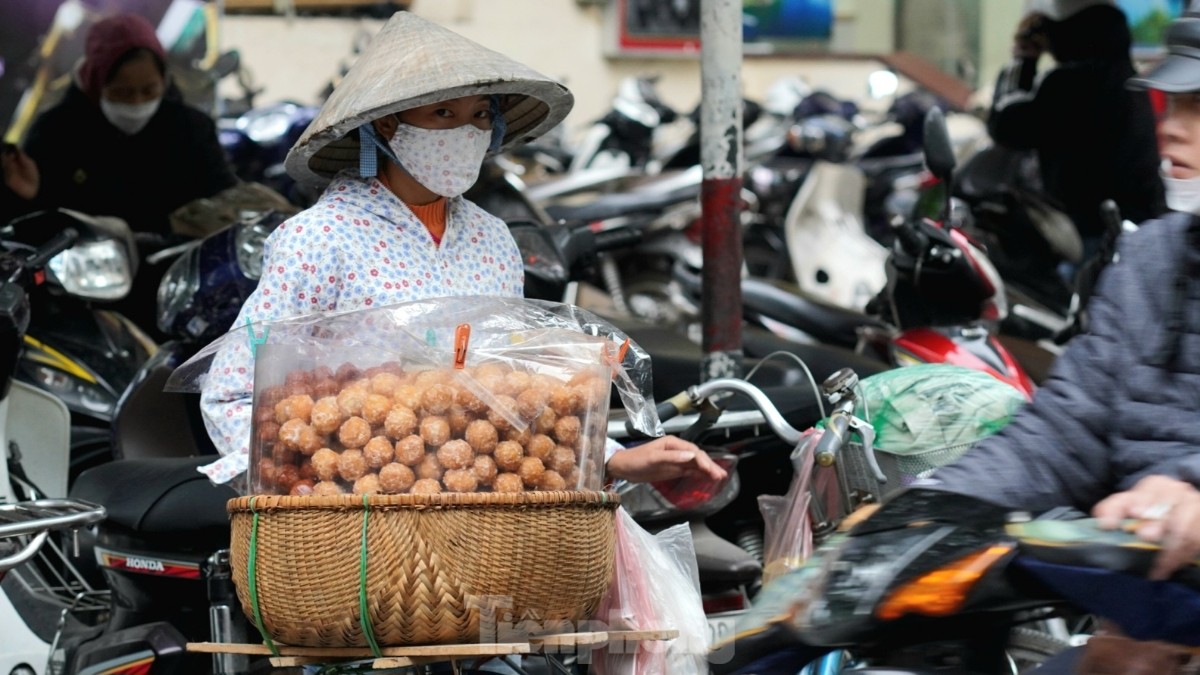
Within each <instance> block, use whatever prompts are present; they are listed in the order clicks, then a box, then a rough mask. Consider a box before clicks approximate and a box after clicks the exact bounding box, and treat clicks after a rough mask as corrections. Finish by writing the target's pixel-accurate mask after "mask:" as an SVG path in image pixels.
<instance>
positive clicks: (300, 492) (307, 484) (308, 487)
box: [288, 478, 313, 497]
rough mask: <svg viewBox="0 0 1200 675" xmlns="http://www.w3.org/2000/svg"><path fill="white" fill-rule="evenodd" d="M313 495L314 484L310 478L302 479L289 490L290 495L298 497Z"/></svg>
mask: <svg viewBox="0 0 1200 675" xmlns="http://www.w3.org/2000/svg"><path fill="white" fill-rule="evenodd" d="M312 493H313V482H312V479H310V478H301V479H300V480H298V481H296V482H295V483H292V487H291V488H290V489H289V490H288V494H289V495H294V496H296V497H307V496H309V495H311V494H312Z"/></svg>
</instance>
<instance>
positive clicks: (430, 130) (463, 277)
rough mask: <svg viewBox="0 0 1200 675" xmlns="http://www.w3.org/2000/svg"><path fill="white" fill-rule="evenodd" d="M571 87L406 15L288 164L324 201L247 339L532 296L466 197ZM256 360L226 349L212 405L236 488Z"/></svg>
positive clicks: (498, 227) (665, 450)
mask: <svg viewBox="0 0 1200 675" xmlns="http://www.w3.org/2000/svg"><path fill="white" fill-rule="evenodd" d="M572 103H573V98H572V96H571V93H570V92H569V91H567V89H566V88H565V87H563V86H562V85H560V84H558V83H557V82H554V81H552V80H550V79H548V78H546V77H545V76H543V75H541V74H539V73H537V72H535V71H533V70H531V69H529V68H527V67H525V66H523V65H521V64H519V63H517V62H515V61H512V60H511V59H509V58H507V57H505V56H503V55H501V54H497V53H496V52H493V51H491V50H488V49H485V48H484V47H482V46H480V45H478V44H476V43H474V42H471V41H470V40H467V39H466V38H463V37H462V36H459V35H457V34H456V33H453V32H451V31H449V30H447V29H445V28H442V27H441V26H438V25H437V24H433V23H430V22H429V21H426V20H424V19H421V18H419V17H417V16H415V15H413V14H410V13H408V12H399V13H397V14H396V15H394V16H393V17H392V19H391V20H390V21H388V23H387V24H386V25H385V26H384V27H383V29H382V30H381V31H380V33H379V34H378V35H377V36H376V37H375V38H374V39H373V40H372V42H371V45H370V47H369V48H368V50H367V51H366V52H365V53H364V54H363V55H362V56H360V57H359V59H358V60H357V62H356V63H355V65H354V67H353V68H352V69H351V70H350V72H349V73H347V74H346V77H345V79H344V80H342V83H341V84H340V85H339V86H338V88H337V89H336V90H334V92H333V94H332V95H331V96H330V97H329V99H328V100H327V101H326V102H325V105H324V106H322V108H321V111H320V112H319V113H318V115H317V117H316V119H315V120H313V122H312V124H311V125H310V126H309V128H308V129H307V130H306V131H305V132H304V135H303V136H301V137H300V140H299V141H298V142H297V143H296V145H295V146H294V147H293V148H292V150H291V152H290V153H289V154H288V158H287V162H286V166H287V169H288V172H289V173H290V174H291V175H292V177H293V178H295V179H296V180H297V181H298V182H300V183H302V184H307V185H309V186H310V187H324V193H323V194H322V196H321V198H320V200H319V201H318V202H317V203H316V204H315V205H314V206H313V207H311V208H309V209H308V210H306V211H304V212H302V213H300V214H298V215H296V216H294V217H293V218H292V219H290V220H288V221H287V222H285V223H283V224H282V225H280V226H279V228H278V229H277V230H275V232H273V233H272V234H271V236H270V237H269V238H268V239H267V241H266V246H265V253H264V255H265V258H264V261H263V275H262V278H261V280H260V281H259V285H258V287H257V289H256V290H255V292H254V294H253V295H251V296H250V298H249V299H247V300H246V302H245V304H244V305H243V306H242V310H241V312H240V313H239V315H238V318H237V319H236V320H235V322H234V326H233V328H235V329H236V328H242V327H244V326H246V325H248V324H255V323H258V322H262V321H271V320H278V319H284V318H290V317H295V316H301V315H305V314H313V313H317V312H334V311H336V312H344V311H348V310H354V309H363V308H367V307H379V306H383V305H389V304H396V303H400V302H408V301H412V300H420V299H423V298H433V297H442V296H463V295H499V296H519V295H521V294H522V292H523V288H524V266H523V263H522V260H521V253H520V251H519V250H518V248H517V245H516V242H515V241H514V240H513V238H512V235H510V234H509V231H508V226H507V225H506V224H505V223H504V222H503V221H501V220H500V219H498V218H496V217H495V216H492V215H491V214H489V213H487V212H486V211H484V210H483V209H481V208H480V207H478V206H476V205H475V204H473V203H471V202H470V201H468V200H466V199H464V198H463V197H462V196H461V195H462V194H463V193H464V192H466V191H467V189H468V188H470V187H471V185H472V184H474V182H475V179H476V178H477V176H478V174H479V170H480V168H481V167H482V163H483V160H484V157H485V155H486V154H487V153H488V152H489V150H490V151H498V150H503V149H507V148H508V147H511V146H513V145H516V144H518V143H523V142H526V141H529V140H532V139H534V138H536V137H537V136H539V135H541V134H543V133H545V132H546V131H548V130H550V129H551V128H552V127H554V125H556V124H558V123H559V122H560V121H561V120H562V119H563V118H564V117H566V115H567V112H568V111H569V110H570V109H571V105H572ZM253 373H254V368H253V357H252V355H251V353H250V349H249V345H248V343H247V342H242V341H238V342H237V343H235V344H234V345H233V346H232V347H228V348H226V349H225V350H224V351H222V352H219V353H218V354H217V356H216V357H215V359H214V361H213V364H212V366H211V367H210V368H209V371H208V376H207V379H206V381H205V382H204V385H203V392H202V394H201V407H202V410H203V412H204V418H205V423H206V425H207V427H208V431H209V435H210V436H211V437H212V439H213V442H214V444H215V445H216V447H217V449H218V450H219V451H220V453H221V454H222V455H224V457H222V458H221V459H220V460H219V461H217V462H215V463H213V464H210V465H208V466H205V467H203V468H202V469H201V470H202V471H203V472H204V473H205V474H206V475H208V476H209V477H210V478H211V479H213V480H214V481H215V482H219V483H224V482H227V481H229V480H231V479H233V478H234V477H235V476H237V475H238V474H240V473H242V472H243V471H244V470H245V469H246V462H247V458H248V446H249V441H250V421H251V419H250V412H251V405H250V402H251V394H252V392H253ZM618 455H619V459H618V458H614V459H613V460H610V462H609V465H608V468H609V472H610V474H611V475H612V476H613V477H615V478H624V479H630V480H651V479H653V480H663V479H667V478H672V477H676V476H679V475H682V474H683V473H685V472H691V471H699V472H703V473H705V474H707V475H709V476H711V477H713V478H721V477H723V476H724V471H723V470H722V469H720V468H719V467H717V466H716V465H715V464H714V463H713V462H712V460H711V459H709V458H708V456H707V455H706V454H705V453H703V452H699V451H698V449H697V448H696V447H695V446H694V445H692V444H690V443H685V442H684V441H681V440H679V439H677V438H662V439H657V440H656V441H652V442H651V443H647V444H645V445H643V446H640V448H639V449H638V450H637V451H628V452H622V453H618Z"/></svg>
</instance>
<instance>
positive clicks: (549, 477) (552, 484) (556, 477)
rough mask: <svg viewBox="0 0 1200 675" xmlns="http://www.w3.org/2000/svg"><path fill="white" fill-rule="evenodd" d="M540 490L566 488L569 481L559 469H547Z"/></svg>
mask: <svg viewBox="0 0 1200 675" xmlns="http://www.w3.org/2000/svg"><path fill="white" fill-rule="evenodd" d="M538 489H539V490H566V489H567V481H566V479H564V478H563V477H562V476H561V475H560V474H559V473H558V472H557V471H547V472H545V473H543V474H542V482H541V483H539V484H538Z"/></svg>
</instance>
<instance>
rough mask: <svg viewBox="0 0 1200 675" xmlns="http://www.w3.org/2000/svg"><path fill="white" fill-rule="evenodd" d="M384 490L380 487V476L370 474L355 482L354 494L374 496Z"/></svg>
mask: <svg viewBox="0 0 1200 675" xmlns="http://www.w3.org/2000/svg"><path fill="white" fill-rule="evenodd" d="M381 489H382V488H380V487H379V475H378V474H374V473H369V474H367V475H365V476H363V477H362V478H359V479H358V480H356V481H354V494H356V495H374V494H379V492H380V491H381Z"/></svg>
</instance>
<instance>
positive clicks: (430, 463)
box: [416, 452, 443, 480]
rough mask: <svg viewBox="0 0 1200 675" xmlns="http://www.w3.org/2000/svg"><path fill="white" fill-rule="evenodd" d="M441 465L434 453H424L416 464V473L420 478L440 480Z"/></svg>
mask: <svg viewBox="0 0 1200 675" xmlns="http://www.w3.org/2000/svg"><path fill="white" fill-rule="evenodd" d="M442 473H443V470H442V465H441V463H440V462H438V458H437V455H436V454H435V453H432V452H430V453H426V455H425V458H424V459H422V460H421V461H420V463H418V464H417V468H416V474H417V477H418V478H421V479H431V480H441V479H442Z"/></svg>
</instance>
